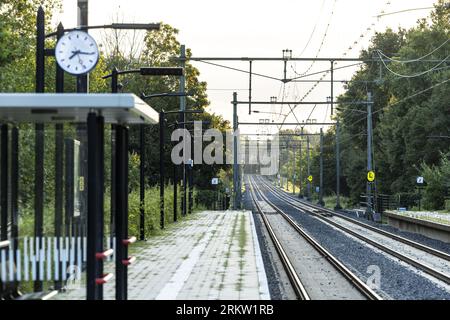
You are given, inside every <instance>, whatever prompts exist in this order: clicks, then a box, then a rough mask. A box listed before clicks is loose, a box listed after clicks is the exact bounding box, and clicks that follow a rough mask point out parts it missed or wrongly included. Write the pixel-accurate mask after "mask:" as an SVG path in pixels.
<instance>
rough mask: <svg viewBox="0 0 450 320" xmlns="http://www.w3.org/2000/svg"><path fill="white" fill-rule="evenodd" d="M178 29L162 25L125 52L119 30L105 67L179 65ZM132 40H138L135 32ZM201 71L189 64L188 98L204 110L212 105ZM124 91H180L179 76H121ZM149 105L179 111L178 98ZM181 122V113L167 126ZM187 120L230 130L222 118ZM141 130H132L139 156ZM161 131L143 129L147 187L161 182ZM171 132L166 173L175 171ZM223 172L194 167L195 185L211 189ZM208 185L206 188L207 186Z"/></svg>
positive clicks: (170, 117)
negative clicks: (215, 177)
mask: <svg viewBox="0 0 450 320" xmlns="http://www.w3.org/2000/svg"><path fill="white" fill-rule="evenodd" d="M177 34H178V30H177V29H175V28H173V27H172V26H170V25H168V24H165V23H161V28H160V30H159V31H148V32H147V33H146V34H145V36H144V38H143V44H144V45H143V47H142V50H141V51H139V50H135V49H129V50H128V51H125V49H124V48H123V47H122V44H123V41H124V40H123V39H124V37H123V36H121V35H120V31H113V32H112V34H110V35H109V36H108V37H107V38H106V40H105V42H104V43H105V49H106V66H107V68H108V69H109V70H112V68H114V67H116V68H118V69H119V70H129V69H137V68H139V67H141V66H151V67H167V66H174V65H177V61H176V60H174V59H173V57H177V56H179V54H180V52H179V50H180V43H179V42H178V40H177ZM133 38H139V36H138V35H136V34H135V33H133ZM186 51H187V52H186V55H187V56H188V57H189V56H191V50H190V49H187V50H186ZM199 75H200V72H199V71H198V69H196V68H195V67H193V66H192V65H191V64H190V63H189V62H187V63H186V67H185V77H186V91H187V92H188V93H189V96H187V97H186V109H195V110H205V108H206V107H207V106H208V105H209V101H208V99H207V94H206V82H201V81H199V79H198V77H199ZM120 82H121V83H122V91H123V92H133V93H135V94H137V95H140V94H141V93H145V94H146V95H150V94H154V93H163V92H178V91H179V79H178V77H169V76H163V77H143V76H141V75H137V74H129V75H124V76H121V79H120ZM148 102H149V104H150V105H151V106H152V107H153V108H154V109H155V110H157V111H161V110H164V111H173V110H178V109H179V97H160V98H153V99H151V100H149V101H148ZM177 120H179V116H178V114H171V115H167V122H168V124H170V123H174V122H175V121H177ZM186 120H187V121H191V120H202V121H205V122H206V121H208V122H210V124H209V125H208V126H203V129H207V128H212V127H214V128H217V129H220V130H222V131H224V130H226V129H229V128H230V126H229V123H228V121H224V120H223V118H222V117H220V116H217V115H214V114H209V113H206V112H205V113H204V114H201V115H187V116H186ZM138 130H139V128H138V127H136V126H132V127H131V128H130V150H131V151H132V152H135V153H137V154H139V153H140V148H139V147H140V145H139V132H138ZM158 130H159V128H158V126H146V127H145V129H144V139H145V146H144V147H145V153H146V159H145V175H146V177H147V179H148V182H147V183H148V184H150V185H153V184H157V183H158V181H159V169H158V168H159V154H158V153H157V152H154V148H155V146H157V145H158V144H159V132H158ZM171 133H172V130H170V129H167V130H166V136H165V141H166V150H165V154H166V156H165V167H166V170H167V172H170V173H171V172H172V171H173V164H172V161H170V159H169V154H170V150H169V149H170V145H171V143H170V137H171ZM220 169H228V168H227V167H226V166H224V165H214V166H211V167H206V166H201V167H198V168H197V167H194V170H195V172H194V175H195V176H199V177H201V179H198V180H197V179H195V180H194V182H195V183H196V185H197V186H199V187H201V188H208V184H209V181H210V179H211V178H212V177H214V176H216V175H217V173H218V171H219V170H220ZM205 184H206V185H205Z"/></svg>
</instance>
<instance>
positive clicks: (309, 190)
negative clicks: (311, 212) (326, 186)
mask: <svg viewBox="0 0 450 320" xmlns="http://www.w3.org/2000/svg"><path fill="white" fill-rule="evenodd" d="M306 162H307V166H308V171H307V172H308V178H309V176H310V175H311V164H310V154H309V136H306ZM306 188H307V191H306V192H307V200H308V201H311V182H310V181H309V180H308V182H307V186H306Z"/></svg>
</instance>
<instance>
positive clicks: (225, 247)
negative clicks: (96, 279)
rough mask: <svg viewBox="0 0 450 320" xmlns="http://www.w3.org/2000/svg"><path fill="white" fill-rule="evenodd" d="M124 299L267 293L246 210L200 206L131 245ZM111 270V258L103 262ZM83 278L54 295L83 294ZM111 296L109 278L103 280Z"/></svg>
mask: <svg viewBox="0 0 450 320" xmlns="http://www.w3.org/2000/svg"><path fill="white" fill-rule="evenodd" d="M135 247H136V248H135V252H134V253H133V254H134V255H135V256H136V257H137V260H136V262H135V264H134V265H133V267H132V268H130V269H129V271H128V282H129V283H128V299H132V300H133V299H138V300H168V299H183V300H184V299H186V300H190V299H202V300H206V299H208V300H216V299H220V300H224V299H230V300H250V299H252V300H259V299H264V300H265V299H270V295H269V289H268V285H267V278H266V274H265V270H264V265H263V261H262V258H261V251H260V248H259V244H258V239H257V235H256V230H255V224H254V221H253V216H252V214H251V212H250V211H230V210H228V211H204V212H200V213H196V214H194V215H193V216H192V218H190V219H187V220H184V221H182V222H180V224H179V225H177V226H175V227H173V228H172V229H170V230H168V231H167V232H165V234H164V235H162V236H157V237H153V238H151V239H149V240H147V241H146V242H141V243H139V244H136V245H135ZM105 271H106V272H113V271H114V265H113V262H108V263H105ZM84 281H85V280H84V279H83V280H81V283H80V285H79V286H76V285H74V286H69V287H68V289H67V291H66V292H64V293H60V294H58V295H57V296H56V297H55V299H85V297H86V292H85V291H86V289H85V286H84ZM104 298H105V299H114V281H111V283H108V284H106V285H105V286H104Z"/></svg>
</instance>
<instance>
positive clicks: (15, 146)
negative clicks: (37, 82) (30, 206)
mask: <svg viewBox="0 0 450 320" xmlns="http://www.w3.org/2000/svg"><path fill="white" fill-rule="evenodd" d="M2 167H3V166H2ZM10 181H11V238H12V247H13V248H14V250H17V249H19V200H18V195H19V129H18V128H17V127H13V128H12V130H11V180H10ZM14 262H15V264H16V265H17V263H18V260H17V255H15V254H14ZM13 287H14V292H15V295H18V294H19V292H18V290H19V281H18V279H17V275H14V285H13Z"/></svg>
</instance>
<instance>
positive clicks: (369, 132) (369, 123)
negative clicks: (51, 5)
mask: <svg viewBox="0 0 450 320" xmlns="http://www.w3.org/2000/svg"><path fill="white" fill-rule="evenodd" d="M367 100H368V103H367V172H369V171H371V170H372V93H371V92H368V93H367ZM371 197H372V183H371V182H369V181H367V208H366V214H367V216H368V218H369V219H372V218H373V217H372V213H373V212H372V199H371Z"/></svg>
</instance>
